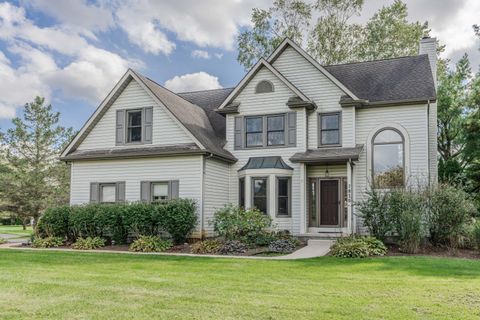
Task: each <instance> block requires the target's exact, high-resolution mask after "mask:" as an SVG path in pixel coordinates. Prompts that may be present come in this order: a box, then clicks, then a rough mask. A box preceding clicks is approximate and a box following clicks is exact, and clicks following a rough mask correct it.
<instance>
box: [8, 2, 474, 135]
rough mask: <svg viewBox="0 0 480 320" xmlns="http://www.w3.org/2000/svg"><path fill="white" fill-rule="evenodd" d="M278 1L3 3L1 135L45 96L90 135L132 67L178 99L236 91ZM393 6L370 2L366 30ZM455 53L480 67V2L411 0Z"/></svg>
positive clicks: (416, 15) (413, 11)
mask: <svg viewBox="0 0 480 320" xmlns="http://www.w3.org/2000/svg"><path fill="white" fill-rule="evenodd" d="M271 2H272V0H202V1H199V0H177V1H169V0H151V1H149V0H130V1H120V0H112V1H106V0H58V1H56V0H15V1H7V2H2V0H0V130H2V131H3V130H5V129H7V128H9V127H11V119H12V118H13V117H15V116H19V115H21V111H22V106H23V105H24V104H25V103H26V102H29V101H32V100H33V98H34V97H35V96H37V95H40V96H44V97H45V98H46V99H47V101H48V102H49V103H51V104H52V106H53V108H54V110H56V111H59V112H60V113H61V125H63V126H67V127H70V126H71V127H74V128H75V129H80V128H81V126H82V125H83V123H84V122H85V121H86V120H87V119H88V117H89V116H90V115H91V114H92V113H93V111H94V110H95V108H97V106H98V105H99V103H100V102H101V101H102V99H103V98H104V97H105V96H106V95H107V94H108V93H109V91H110V90H111V88H112V87H113V86H114V85H115V83H116V82H117V81H118V80H119V79H120V78H121V76H122V75H123V74H124V73H125V71H126V70H127V69H128V68H133V69H135V70H137V71H139V72H140V73H142V74H144V75H146V76H148V77H150V78H151V79H153V80H155V81H156V82H158V83H160V84H162V85H165V86H166V87H167V88H169V89H171V90H173V91H175V92H185V91H194V90H202V89H214V88H221V87H233V86H235V85H236V84H237V83H238V82H239V81H240V80H241V78H242V77H243V75H244V74H245V69H244V68H243V67H242V66H241V65H240V64H239V63H238V62H237V60H236V57H237V49H236V44H235V42H236V37H237V36H238V34H239V33H240V32H241V31H242V30H244V29H245V28H248V27H249V26H250V14H251V11H252V8H253V7H261V8H268V7H269V6H270V5H271ZM392 2H393V0H365V5H364V7H363V10H362V14H361V15H360V16H359V17H354V21H356V22H360V23H364V22H365V21H367V20H368V19H369V18H370V17H371V16H372V15H373V14H374V12H375V11H377V10H378V9H379V8H381V7H382V6H384V5H389V4H391V3H392ZM405 2H406V3H407V5H408V8H409V20H411V21H417V20H418V21H421V22H424V21H428V22H429V25H430V27H431V29H432V35H433V36H436V37H438V38H439V39H440V41H441V43H443V44H445V45H446V50H445V52H444V54H443V55H444V57H445V58H450V59H451V60H452V61H456V60H458V59H459V58H460V57H461V56H462V55H463V54H464V53H465V52H467V53H468V54H469V56H470V58H471V61H472V65H473V68H474V70H475V71H477V70H478V66H479V65H480V52H479V51H478V48H479V47H480V41H479V40H478V38H477V37H475V36H474V34H473V31H472V25H473V24H475V23H476V24H480V1H479V0H436V1H433V0H429V1H428V0H406V1H405Z"/></svg>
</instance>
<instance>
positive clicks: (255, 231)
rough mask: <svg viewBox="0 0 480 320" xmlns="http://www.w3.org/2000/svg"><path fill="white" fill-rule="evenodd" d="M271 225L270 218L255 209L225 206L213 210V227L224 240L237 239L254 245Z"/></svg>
mask: <svg viewBox="0 0 480 320" xmlns="http://www.w3.org/2000/svg"><path fill="white" fill-rule="evenodd" d="M271 227H272V218H270V216H268V215H266V214H264V213H262V212H260V211H258V210H257V209H247V210H246V209H244V208H242V207H238V206H231V205H230V206H225V207H224V208H222V209H220V210H218V211H217V212H215V217H214V219H213V228H214V230H215V232H216V233H217V234H218V235H219V236H221V237H224V238H225V239H226V240H238V241H240V242H242V243H245V244H247V245H255V244H256V243H257V241H258V240H259V239H260V242H261V241H263V240H264V238H265V236H266V234H267V233H268V232H270V228H271Z"/></svg>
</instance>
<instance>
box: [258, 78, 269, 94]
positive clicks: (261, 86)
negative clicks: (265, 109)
mask: <svg viewBox="0 0 480 320" xmlns="http://www.w3.org/2000/svg"><path fill="white" fill-rule="evenodd" d="M266 92H273V83H271V82H270V81H268V80H262V81H260V82H259V83H258V84H257V87H256V88H255V93H266Z"/></svg>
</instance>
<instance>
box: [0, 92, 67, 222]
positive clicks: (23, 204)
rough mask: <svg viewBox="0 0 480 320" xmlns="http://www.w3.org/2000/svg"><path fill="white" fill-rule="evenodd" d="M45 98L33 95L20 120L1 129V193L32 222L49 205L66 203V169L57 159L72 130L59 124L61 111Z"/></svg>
mask: <svg viewBox="0 0 480 320" xmlns="http://www.w3.org/2000/svg"><path fill="white" fill-rule="evenodd" d="M44 102H45V99H44V98H40V97H36V98H35V100H34V101H33V102H32V103H27V104H26V105H25V109H24V113H23V119H20V118H14V119H13V120H12V123H13V128H12V129H8V130H7V132H6V133H2V132H0V142H1V145H2V147H3V150H2V153H3V155H4V156H5V165H6V166H7V168H8V170H4V172H3V176H2V180H1V181H0V196H1V198H2V199H3V201H4V202H6V203H8V205H9V207H10V208H11V210H12V211H14V212H15V213H16V214H18V215H19V216H20V217H23V218H25V217H29V218H30V217H31V218H33V221H34V224H35V223H36V221H37V220H38V218H39V217H40V215H41V213H42V212H43V210H45V209H46V208H47V207H48V206H51V205H58V204H64V203H67V202H68V194H69V188H68V185H69V168H68V166H67V165H66V164H64V163H62V162H60V161H59V160H58V156H59V155H60V152H61V150H62V149H63V147H64V146H65V144H66V143H67V142H68V141H70V139H71V138H72V135H73V129H71V128H68V129H67V128H64V127H62V126H59V125H58V121H59V117H60V114H59V113H58V112H53V111H52V106H51V105H48V106H45V105H44Z"/></svg>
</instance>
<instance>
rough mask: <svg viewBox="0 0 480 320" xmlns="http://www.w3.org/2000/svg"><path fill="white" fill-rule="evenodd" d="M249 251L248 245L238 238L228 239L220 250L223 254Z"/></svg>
mask: <svg viewBox="0 0 480 320" xmlns="http://www.w3.org/2000/svg"><path fill="white" fill-rule="evenodd" d="M245 252H247V246H246V245H245V244H243V243H242V242H240V241H238V240H228V241H226V242H225V243H224V244H223V245H222V247H221V248H220V250H219V253H221V254H239V253H245Z"/></svg>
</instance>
